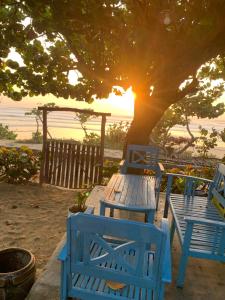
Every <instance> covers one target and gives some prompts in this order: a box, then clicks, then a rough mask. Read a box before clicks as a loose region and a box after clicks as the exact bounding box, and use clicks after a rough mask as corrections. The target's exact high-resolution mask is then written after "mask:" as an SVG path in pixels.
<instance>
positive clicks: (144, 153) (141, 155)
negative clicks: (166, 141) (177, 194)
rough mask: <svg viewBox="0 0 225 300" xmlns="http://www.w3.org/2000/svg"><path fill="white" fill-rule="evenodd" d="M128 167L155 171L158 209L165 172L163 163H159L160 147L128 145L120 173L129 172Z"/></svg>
mask: <svg viewBox="0 0 225 300" xmlns="http://www.w3.org/2000/svg"><path fill="white" fill-rule="evenodd" d="M128 168H135V169H143V170H152V171H154V173H155V196H156V209H158V202H159V194H160V187H161V181H162V175H163V172H164V167H163V165H162V164H161V163H159V148H157V147H155V146H150V145H148V146H145V145H134V144H131V145H128V146H127V153H126V159H125V160H123V161H122V162H121V164H120V173H122V174H127V171H128Z"/></svg>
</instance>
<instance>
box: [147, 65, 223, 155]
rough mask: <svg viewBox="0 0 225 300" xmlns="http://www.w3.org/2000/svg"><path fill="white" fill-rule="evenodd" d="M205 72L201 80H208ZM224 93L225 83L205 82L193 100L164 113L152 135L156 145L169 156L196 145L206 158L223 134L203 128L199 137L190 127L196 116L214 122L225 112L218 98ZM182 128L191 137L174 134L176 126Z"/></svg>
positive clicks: (185, 99)
mask: <svg viewBox="0 0 225 300" xmlns="http://www.w3.org/2000/svg"><path fill="white" fill-rule="evenodd" d="M203 75H204V69H202V70H200V71H199V75H198V76H199V80H200V78H204V76H203ZM223 90H224V85H223V83H220V84H219V83H217V84H216V86H214V87H212V86H210V85H209V81H206V80H202V83H201V86H200V87H199V90H198V93H196V94H195V95H194V96H192V97H185V98H184V99H182V100H181V101H179V102H178V103H176V104H173V105H171V106H170V108H169V109H168V110H167V111H166V112H165V113H164V115H163V117H162V118H161V120H160V121H159V122H158V123H157V125H156V127H155V128H154V129H153V131H152V134H151V140H152V142H154V143H156V144H158V145H160V147H161V149H162V150H163V151H164V153H165V154H167V155H174V156H176V155H177V154H182V153H183V152H184V151H186V150H187V149H188V148H189V147H193V146H196V148H197V151H198V152H199V153H201V154H202V155H203V156H206V155H207V153H208V151H209V150H210V149H212V148H214V147H215V146H216V142H217V140H218V139H220V138H221V135H222V132H219V131H218V130H216V129H214V128H212V130H211V131H209V130H206V129H204V128H202V127H199V134H198V135H194V134H193V132H192V131H191V128H190V121H191V118H192V117H195V118H198V119H199V118H205V119H206V118H207V119H214V118H217V117H219V116H221V115H222V114H223V113H224V112H225V106H224V103H222V102H218V101H217V99H218V97H220V96H221V95H222V92H223ZM176 125H180V126H183V127H184V130H186V131H187V133H188V137H183V136H179V137H175V136H173V135H172V133H171V131H172V129H173V127H174V126H176Z"/></svg>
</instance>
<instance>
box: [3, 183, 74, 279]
mask: <svg viewBox="0 0 225 300" xmlns="http://www.w3.org/2000/svg"><path fill="white" fill-rule="evenodd" d="M75 194H76V192H75V191H71V190H70V191H68V190H61V189H59V188H56V187H51V186H43V187H40V186H39V185H38V184H28V185H11V184H6V183H0V229H1V231H0V249H3V248H6V247H22V248H26V249H28V250H30V251H31V252H32V253H33V254H34V255H35V258H36V263H37V275H39V274H40V273H41V271H43V270H44V267H45V265H46V263H47V261H48V259H49V257H50V256H51V254H52V252H53V251H54V249H55V247H56V245H57V243H58V242H59V241H60V239H61V238H62V236H63V234H64V232H65V231H66V216H67V209H68V207H69V206H70V205H71V204H72V203H73V199H74V198H75Z"/></svg>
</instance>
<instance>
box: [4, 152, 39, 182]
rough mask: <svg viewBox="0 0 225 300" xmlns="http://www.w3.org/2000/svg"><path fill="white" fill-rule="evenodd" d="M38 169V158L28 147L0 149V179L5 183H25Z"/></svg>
mask: <svg viewBox="0 0 225 300" xmlns="http://www.w3.org/2000/svg"><path fill="white" fill-rule="evenodd" d="M38 169H39V158H38V156H37V155H35V154H34V153H33V151H32V150H31V149H29V148H28V147H25V146H22V147H20V148H17V149H16V148H11V149H7V148H0V179H1V181H5V182H7V183H26V182H28V181H29V180H30V179H31V177H32V176H34V175H36V174H37V172H38Z"/></svg>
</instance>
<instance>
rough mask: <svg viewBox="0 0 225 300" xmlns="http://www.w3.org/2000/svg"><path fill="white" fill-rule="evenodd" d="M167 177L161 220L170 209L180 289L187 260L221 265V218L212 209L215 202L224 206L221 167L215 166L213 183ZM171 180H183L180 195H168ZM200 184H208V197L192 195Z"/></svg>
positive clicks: (224, 223)
mask: <svg viewBox="0 0 225 300" xmlns="http://www.w3.org/2000/svg"><path fill="white" fill-rule="evenodd" d="M167 175H168V182H167V183H168V184H167V191H166V205H165V210H164V216H167V215H168V207H170V209H171V212H172V226H171V244H172V241H173V235H174V231H175V230H176V232H177V233H178V237H179V241H180V244H181V247H182V254H181V259H180V264H179V271H178V278H177V286H179V287H183V285H184V280H185V271H186V267H187V263H188V258H189V257H196V258H202V259H210V260H216V261H221V262H225V218H224V217H223V216H222V215H221V214H220V212H219V210H218V208H217V207H216V206H215V205H214V201H215V199H216V200H217V201H218V203H219V205H224V203H225V194H224V189H225V166H224V165H223V164H219V166H218V168H217V169H216V172H215V176H214V178H213V180H208V179H204V178H199V177H192V176H186V175H181V174H171V173H169V174H167ZM175 177H182V178H184V179H185V187H184V191H183V193H182V194H173V193H171V187H172V183H173V179H174V178H175ZM201 182H203V183H205V184H209V192H208V197H200V196H197V195H196V188H197V187H198V185H199V184H200V183H201ZM212 199H214V200H213V201H212Z"/></svg>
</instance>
